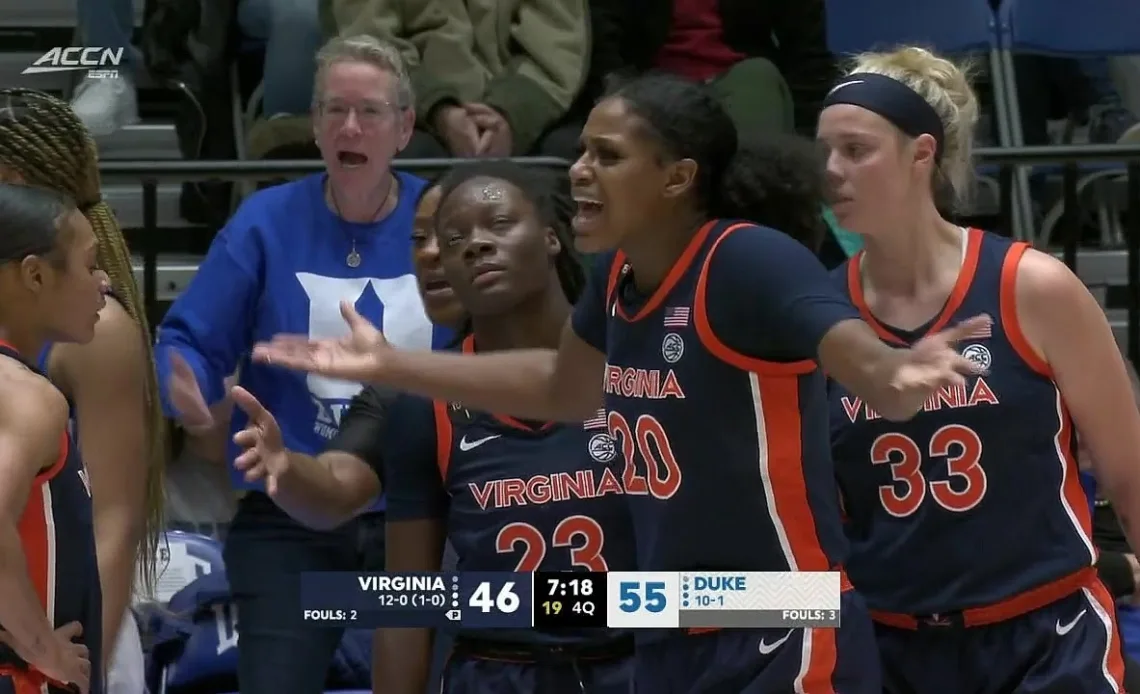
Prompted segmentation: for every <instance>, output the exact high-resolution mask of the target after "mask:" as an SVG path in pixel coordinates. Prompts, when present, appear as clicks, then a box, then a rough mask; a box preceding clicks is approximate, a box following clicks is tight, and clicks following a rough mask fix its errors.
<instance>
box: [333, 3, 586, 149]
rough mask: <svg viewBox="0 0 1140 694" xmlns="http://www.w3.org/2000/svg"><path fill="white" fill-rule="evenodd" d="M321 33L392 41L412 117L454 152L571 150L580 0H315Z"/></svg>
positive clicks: (582, 74) (582, 46) (581, 64)
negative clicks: (409, 91) (411, 97)
mask: <svg viewBox="0 0 1140 694" xmlns="http://www.w3.org/2000/svg"><path fill="white" fill-rule="evenodd" d="M321 16H322V24H323V25H324V28H325V31H326V33H333V32H337V33H340V34H353V35H355V34H371V35H373V36H376V37H378V38H382V39H384V40H386V41H391V42H393V43H395V44H396V45H397V46H398V47H399V48H400V50H401V52H402V53H403V54H404V59H405V60H406V61H407V64H408V65H409V67H410V69H411V75H412V83H413V85H414V88H415V93H416V113H417V122H418V127H420V128H422V129H424V130H426V131H428V132H430V133H431V134H432V135H434V137H435V138H436V139H438V140H439V141H440V142H441V143H442V144H443V145H444V146H445V147H446V148H447V150H448V152H449V153H450V154H451V155H453V156H457V157H475V156H487V157H507V156H523V155H528V154H546V155H551V156H562V157H568V158H569V157H573V156H574V155H575V152H574V149H573V147H574V143H576V141H577V137H578V132H579V131H580V129H581V124H580V123H571V122H568V121H567V119H566V116H567V114H568V112H569V111H570V107H571V105H572V104H573V103H574V101H575V99H576V98H577V97H578V95H579V93H580V92H581V90H582V86H583V84H584V83H585V80H586V77H587V73H588V70H589V63H590V50H591V44H590V30H589V22H590V18H589V10H588V8H587V1H586V0H321Z"/></svg>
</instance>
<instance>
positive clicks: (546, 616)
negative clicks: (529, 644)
mask: <svg viewBox="0 0 1140 694" xmlns="http://www.w3.org/2000/svg"><path fill="white" fill-rule="evenodd" d="M534 588H535V591H534V592H535V596H536V598H535V604H534V626H535V628H536V629H558V628H596V627H605V626H606V575H605V574H604V573H600V572H585V571H573V572H570V571H567V572H553V571H542V572H538V573H536V574H535V576H534Z"/></svg>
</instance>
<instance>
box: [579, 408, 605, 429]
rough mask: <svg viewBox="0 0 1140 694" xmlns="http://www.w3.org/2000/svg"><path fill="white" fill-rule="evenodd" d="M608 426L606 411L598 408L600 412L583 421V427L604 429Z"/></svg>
mask: <svg viewBox="0 0 1140 694" xmlns="http://www.w3.org/2000/svg"><path fill="white" fill-rule="evenodd" d="M605 426H606V411H605V410H598V413H597V414H596V415H594V416H593V417H590V418H589V419H587V420H586V421H584V422H582V428H583V429H603V428H605Z"/></svg>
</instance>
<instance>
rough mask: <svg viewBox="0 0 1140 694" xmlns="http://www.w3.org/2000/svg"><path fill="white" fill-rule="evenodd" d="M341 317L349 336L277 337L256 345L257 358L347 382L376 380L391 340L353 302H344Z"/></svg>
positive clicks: (262, 361) (255, 353) (254, 354)
mask: <svg viewBox="0 0 1140 694" xmlns="http://www.w3.org/2000/svg"><path fill="white" fill-rule="evenodd" d="M340 315H341V316H343V317H344V321H345V323H348V328H349V330H350V332H349V334H348V335H347V336H345V337H342V338H339V339H325V340H312V339H310V338H309V337H307V336H305V335H275V336H274V337H273V339H272V340H270V341H269V342H260V343H258V344H256V345H254V348H253V358H254V359H255V360H257V361H259V362H261V363H263V364H272V365H274V366H280V367H283V368H286V369H293V370H295V371H307V372H309V373H316V374H321V375H322V376H329V377H331V378H339V379H342V380H345V381H359V382H364V381H370V380H374V379H375V377H376V374H377V372H378V370H379V369H380V368H381V367H382V366H383V361H384V354H385V352H387V350H390V349H391V347H390V346H389V345H388V341H387V340H385V339H384V335H382V334H381V333H380V331H379V330H377V329H376V326H374V325H372V324H371V323H369V322H368V320H367V319H366V318H364V317H363V316H361V315H360V314H359V313H357V312H356V309H355V308H353V306H352V304H350V303H349V302H347V301H342V302H340Z"/></svg>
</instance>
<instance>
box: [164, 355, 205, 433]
mask: <svg viewBox="0 0 1140 694" xmlns="http://www.w3.org/2000/svg"><path fill="white" fill-rule="evenodd" d="M168 392H169V393H170V404H171V405H173V406H174V409H175V410H176V411H177V412H178V423H179V424H181V425H182V426H183V427H184V428H185V429H187V430H190V431H200V430H203V429H209V428H210V427H212V426H214V416H213V415H212V414H210V408H209V406H207V405H206V398H205V397H203V395H202V388H201V387H200V386H199V385H198V377H197V376H195V375H194V369H192V368H190V364H188V363H187V362H186V359H185V358H184V357H183V356H182V355H181V354H180V353H179V352H178V350H177V349H173V348H172V349H171V350H170V382H169V384H168Z"/></svg>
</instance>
